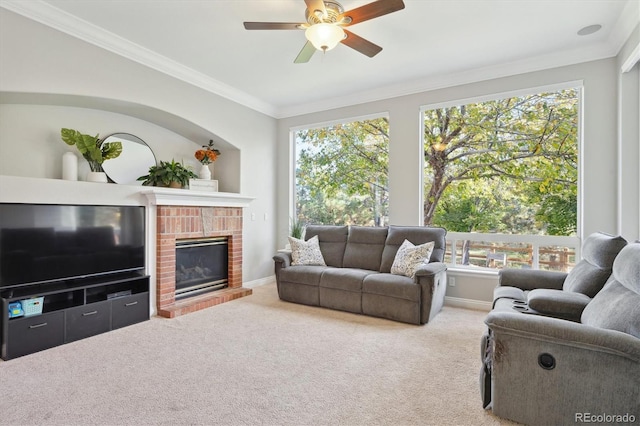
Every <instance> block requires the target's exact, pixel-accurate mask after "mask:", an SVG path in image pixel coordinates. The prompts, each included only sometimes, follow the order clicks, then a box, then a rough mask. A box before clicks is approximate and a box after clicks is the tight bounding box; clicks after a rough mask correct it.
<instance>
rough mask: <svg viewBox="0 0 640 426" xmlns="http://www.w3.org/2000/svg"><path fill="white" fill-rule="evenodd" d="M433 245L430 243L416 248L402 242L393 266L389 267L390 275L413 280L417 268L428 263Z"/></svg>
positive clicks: (409, 242)
mask: <svg viewBox="0 0 640 426" xmlns="http://www.w3.org/2000/svg"><path fill="white" fill-rule="evenodd" d="M434 245H435V242H433V241H430V242H428V243H425V244H421V245H419V246H416V245H414V244H413V243H412V242H411V241H409V240H404V242H403V243H402V245H401V246H400V248H399V249H398V252H397V253H396V257H395V259H394V260H393V265H391V273H392V274H396V275H404V276H406V277H409V278H414V277H415V275H416V269H418V266H420V265H422V264H423V263H429V258H430V257H431V252H432V251H433V246H434Z"/></svg>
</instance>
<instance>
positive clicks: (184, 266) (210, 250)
mask: <svg viewBox="0 0 640 426" xmlns="http://www.w3.org/2000/svg"><path fill="white" fill-rule="evenodd" d="M228 274H229V241H228V238H227V237H213V238H202V239H189V240H178V241H176V291H175V296H176V299H183V298H186V297H191V296H196V295H200V294H203V293H208V292H212V291H216V290H221V289H223V288H226V287H227V286H228V278H229V275H228Z"/></svg>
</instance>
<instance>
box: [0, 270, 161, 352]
mask: <svg viewBox="0 0 640 426" xmlns="http://www.w3.org/2000/svg"><path fill="white" fill-rule="evenodd" d="M0 297H1V298H2V315H0V332H1V337H2V340H1V343H2V346H1V349H0V357H1V358H2V359H3V360H10V359H12V358H17V357H20V356H23V355H28V354H31V353H34V352H38V351H41V350H44V349H49V348H52V347H54V346H59V345H62V344H65V343H69V342H73V341H75V340H79V339H84V338H86V337H89V336H93V335H96V334H100V333H104V332H107V331H111V330H115V329H117V328H121V327H125V326H128V325H131V324H135V323H138V322H141V321H145V320H148V319H149V276H148V275H143V274H140V273H123V274H113V275H104V276H100V277H93V278H86V279H74V280H61V281H56V282H52V283H45V284H37V285H31V286H25V287H18V288H12V289H5V290H2V291H0ZM34 297H43V298H44V299H43V301H42V313H40V314H35V315H30V316H20V317H16V318H9V304H10V303H12V302H16V301H21V300H25V299H31V298H34Z"/></svg>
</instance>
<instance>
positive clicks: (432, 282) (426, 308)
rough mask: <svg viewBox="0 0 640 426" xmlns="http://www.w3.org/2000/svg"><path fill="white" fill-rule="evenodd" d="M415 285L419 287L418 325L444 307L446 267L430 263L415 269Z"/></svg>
mask: <svg viewBox="0 0 640 426" xmlns="http://www.w3.org/2000/svg"><path fill="white" fill-rule="evenodd" d="M414 280H415V283H416V284H417V285H419V286H420V291H421V301H420V323H421V324H426V323H428V322H429V321H430V320H431V319H432V318H433V317H435V316H436V314H437V313H438V312H440V310H441V309H442V305H444V294H445V292H446V291H447V265H446V264H445V263H443V262H431V263H427V264H424V265H420V266H419V267H418V269H416V275H415V278H414Z"/></svg>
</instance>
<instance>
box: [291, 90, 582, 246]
mask: <svg viewBox="0 0 640 426" xmlns="http://www.w3.org/2000/svg"><path fill="white" fill-rule="evenodd" d="M424 129H425V132H424V167H425V168H424V178H425V180H424V198H425V201H424V218H425V221H424V224H425V225H435V226H443V227H445V228H447V229H448V230H450V231H458V232H500V233H513V234H543V235H575V233H576V229H577V176H578V143H577V133H578V130H577V129H578V89H567V90H560V91H557V92H550V93H540V94H534V95H527V96H520V97H512V98H506V99H499V100H492V101H487V102H479V103H475V104H468V105H459V106H454V107H446V108H437V109H433V110H429V111H426V112H425V113H424ZM295 136H296V148H297V161H296V165H297V167H296V196H297V198H296V214H297V217H298V219H299V220H301V221H302V222H303V223H325V224H352V225H386V224H387V222H388V154H389V150H388V147H389V143H390V142H389V122H388V119H387V118H377V119H372V120H363V121H357V122H351V123H345V124H336V125H332V126H328V127H325V128H320V129H307V130H301V131H298V132H296V134H295Z"/></svg>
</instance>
